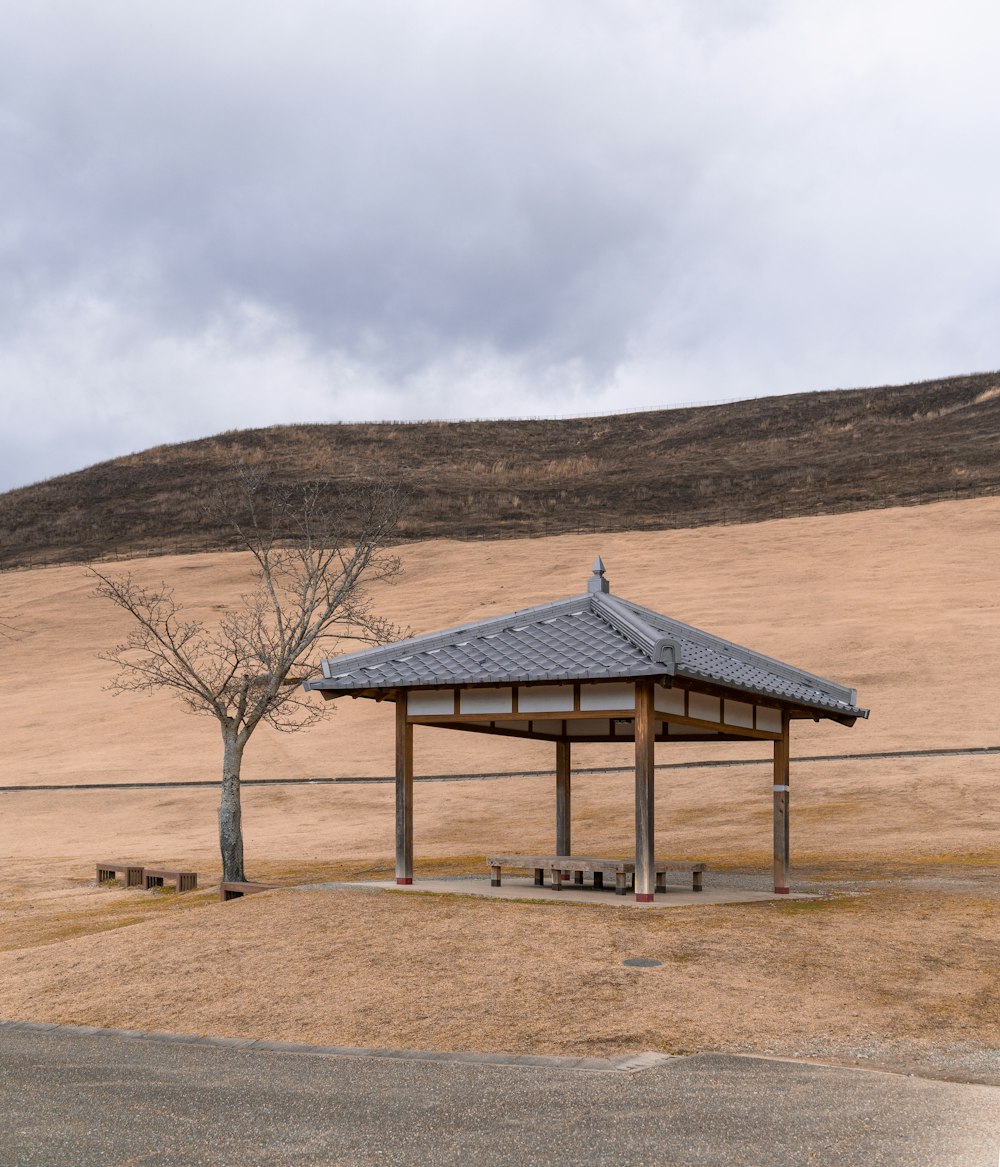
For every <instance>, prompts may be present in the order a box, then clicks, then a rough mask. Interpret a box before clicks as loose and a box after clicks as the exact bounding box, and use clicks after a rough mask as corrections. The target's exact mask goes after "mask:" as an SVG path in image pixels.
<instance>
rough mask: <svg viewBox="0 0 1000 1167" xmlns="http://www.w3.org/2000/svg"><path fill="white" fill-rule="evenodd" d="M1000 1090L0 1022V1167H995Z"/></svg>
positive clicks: (766, 1064) (782, 1070)
mask: <svg viewBox="0 0 1000 1167" xmlns="http://www.w3.org/2000/svg"><path fill="white" fill-rule="evenodd" d="M998 1161H1000V1089H997V1088H993V1087H988V1086H967V1085H956V1084H953V1083H946V1082H933V1081H927V1080H922V1079H918V1078H906V1077H899V1076H896V1075H892V1074H881V1073H872V1072H867V1071H856V1070H842V1069H831V1068H826V1067H819V1066H809V1065H803V1064H798V1063H792V1062H778V1061H768V1060H764V1059H753V1058H738V1057H727V1056H722V1055H698V1056H695V1057H691V1058H683V1059H681V1058H679V1059H676V1060H673V1061H671V1062H669V1063H667V1064H665V1065H660V1066H656V1067H654V1068H652V1069H647V1070H644V1071H642V1072H639V1073H627V1072H624V1071H621V1070H612V1071H603V1072H602V1071H596V1070H590V1071H588V1070H581V1069H568V1068H565V1066H558V1067H556V1066H544V1067H530V1068H529V1067H523V1066H516V1067H515V1066H504V1067H501V1066H496V1065H483V1064H475V1063H463V1062H454V1061H452V1062H430V1061H419V1060H400V1059H394V1060H390V1059H386V1058H377V1057H318V1056H311V1055H307V1054H295V1053H280V1052H272V1051H262V1050H254V1049H232V1048H215V1047H211V1046H204V1045H198V1044H178V1043H170V1042H161V1041H156V1040H143V1039H129V1038H121V1037H109V1036H105V1035H82V1034H79V1033H73V1032H67V1031H62V1030H52V1031H49V1032H43V1033H39V1032H36V1031H30V1030H24V1029H16V1028H10V1027H0V1165H2V1167H22V1165H23V1167H27V1165H29V1164H31V1165H36V1164H37V1165H42V1167H96V1165H98V1164H99V1165H100V1167H118V1165H121V1167H125V1165H126V1164H127V1165H129V1167H198V1165H201V1164H213V1165H216V1164H218V1165H222V1164H225V1165H227V1167H229V1165H234V1164H239V1165H240V1167H258V1165H264V1164H266V1165H268V1167H270V1165H272V1164H281V1165H282V1167H284V1165H286V1164H287V1165H296V1167H298V1165H318V1164H323V1165H334V1164H337V1165H339V1164H345V1165H346V1164H350V1165H352V1167H367V1165H369V1164H379V1165H380V1167H382V1165H385V1167H390V1165H391V1167H396V1165H399V1167H404V1165H405V1167H410V1165H417V1164H419V1165H420V1167H425V1165H427V1164H431V1165H433V1167H438V1165H441V1167H447V1165H449V1164H462V1165H463V1167H464V1165H468V1164H486V1165H489V1167H508V1165H513V1164H518V1165H521V1164H531V1165H535V1164H538V1165H541V1164H545V1165H550V1164H552V1165H557V1167H571V1165H581V1167H583V1165H587V1167H590V1165H595V1167H596V1165H600V1167H609V1165H614V1164H629V1165H631V1164H636V1165H639V1164H671V1165H674V1164H676V1165H684V1167H688V1165H690V1167H701V1165H702V1164H712V1165H713V1167H714V1165H719V1167H722V1165H725V1167H743V1165H749V1164H752V1165H754V1167H758V1165H763V1164H766V1165H767V1167H803V1165H806V1164H822V1165H823V1167H840V1165H849V1167H862V1165H863V1167H888V1165H892V1167H896V1165H898V1167H904V1165H905V1167H931V1165H933V1167H998Z"/></svg>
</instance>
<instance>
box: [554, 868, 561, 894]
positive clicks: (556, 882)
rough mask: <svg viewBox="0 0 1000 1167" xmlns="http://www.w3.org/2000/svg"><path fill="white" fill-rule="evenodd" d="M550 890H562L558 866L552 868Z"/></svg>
mask: <svg viewBox="0 0 1000 1167" xmlns="http://www.w3.org/2000/svg"><path fill="white" fill-rule="evenodd" d="M552 890H553V891H562V872H561V871H560V870H559V868H558V867H553V868H552Z"/></svg>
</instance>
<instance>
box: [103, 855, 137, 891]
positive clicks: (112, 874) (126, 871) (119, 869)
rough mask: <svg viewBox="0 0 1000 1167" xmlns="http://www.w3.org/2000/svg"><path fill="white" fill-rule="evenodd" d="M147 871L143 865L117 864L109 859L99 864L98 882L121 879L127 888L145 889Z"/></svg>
mask: <svg viewBox="0 0 1000 1167" xmlns="http://www.w3.org/2000/svg"><path fill="white" fill-rule="evenodd" d="M145 871H146V869H145V868H144V867H143V866H141V864H138V863H117V862H114V861H113V860H110V859H109V860H105V861H104V862H103V863H98V864H97V882H98V883H104V882H106V881H107V880H109V879H119V878H120V879H121V881H122V882H123V883H124V884H125V886H126V887H144V886H145V884H144V882H143V880H144V878H145Z"/></svg>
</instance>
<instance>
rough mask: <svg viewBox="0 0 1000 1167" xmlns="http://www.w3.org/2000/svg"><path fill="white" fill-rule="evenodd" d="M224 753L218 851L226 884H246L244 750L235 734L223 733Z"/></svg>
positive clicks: (243, 743)
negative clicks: (242, 786)
mask: <svg viewBox="0 0 1000 1167" xmlns="http://www.w3.org/2000/svg"><path fill="white" fill-rule="evenodd" d="M222 740H223V742H224V743H225V754H224V757H223V762H222V797H221V799H220V801H219V849H220V850H221V852H222V879H223V882H224V883H244V882H245V881H246V873H245V872H244V870H243V811H242V808H241V807H240V767H241V766H242V764H243V747H244V745H245V744H246V743H245V742H241V741H239V739H238V738H237V737H236V735H235V734H231V733H228V732H227V731H226V730H225V729H224V730H223V731H222Z"/></svg>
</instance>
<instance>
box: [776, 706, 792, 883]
mask: <svg viewBox="0 0 1000 1167" xmlns="http://www.w3.org/2000/svg"><path fill="white" fill-rule="evenodd" d="M789 736H790V735H789V718H788V714H787V713H783V714H782V715H781V737H780V738H778V739H777V741H775V743H774V785H773V787H772V789H773V792H774V890H775V892H776V893H777V894H778V895H788V859H789V851H788V777H789V764H788V759H789Z"/></svg>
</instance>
